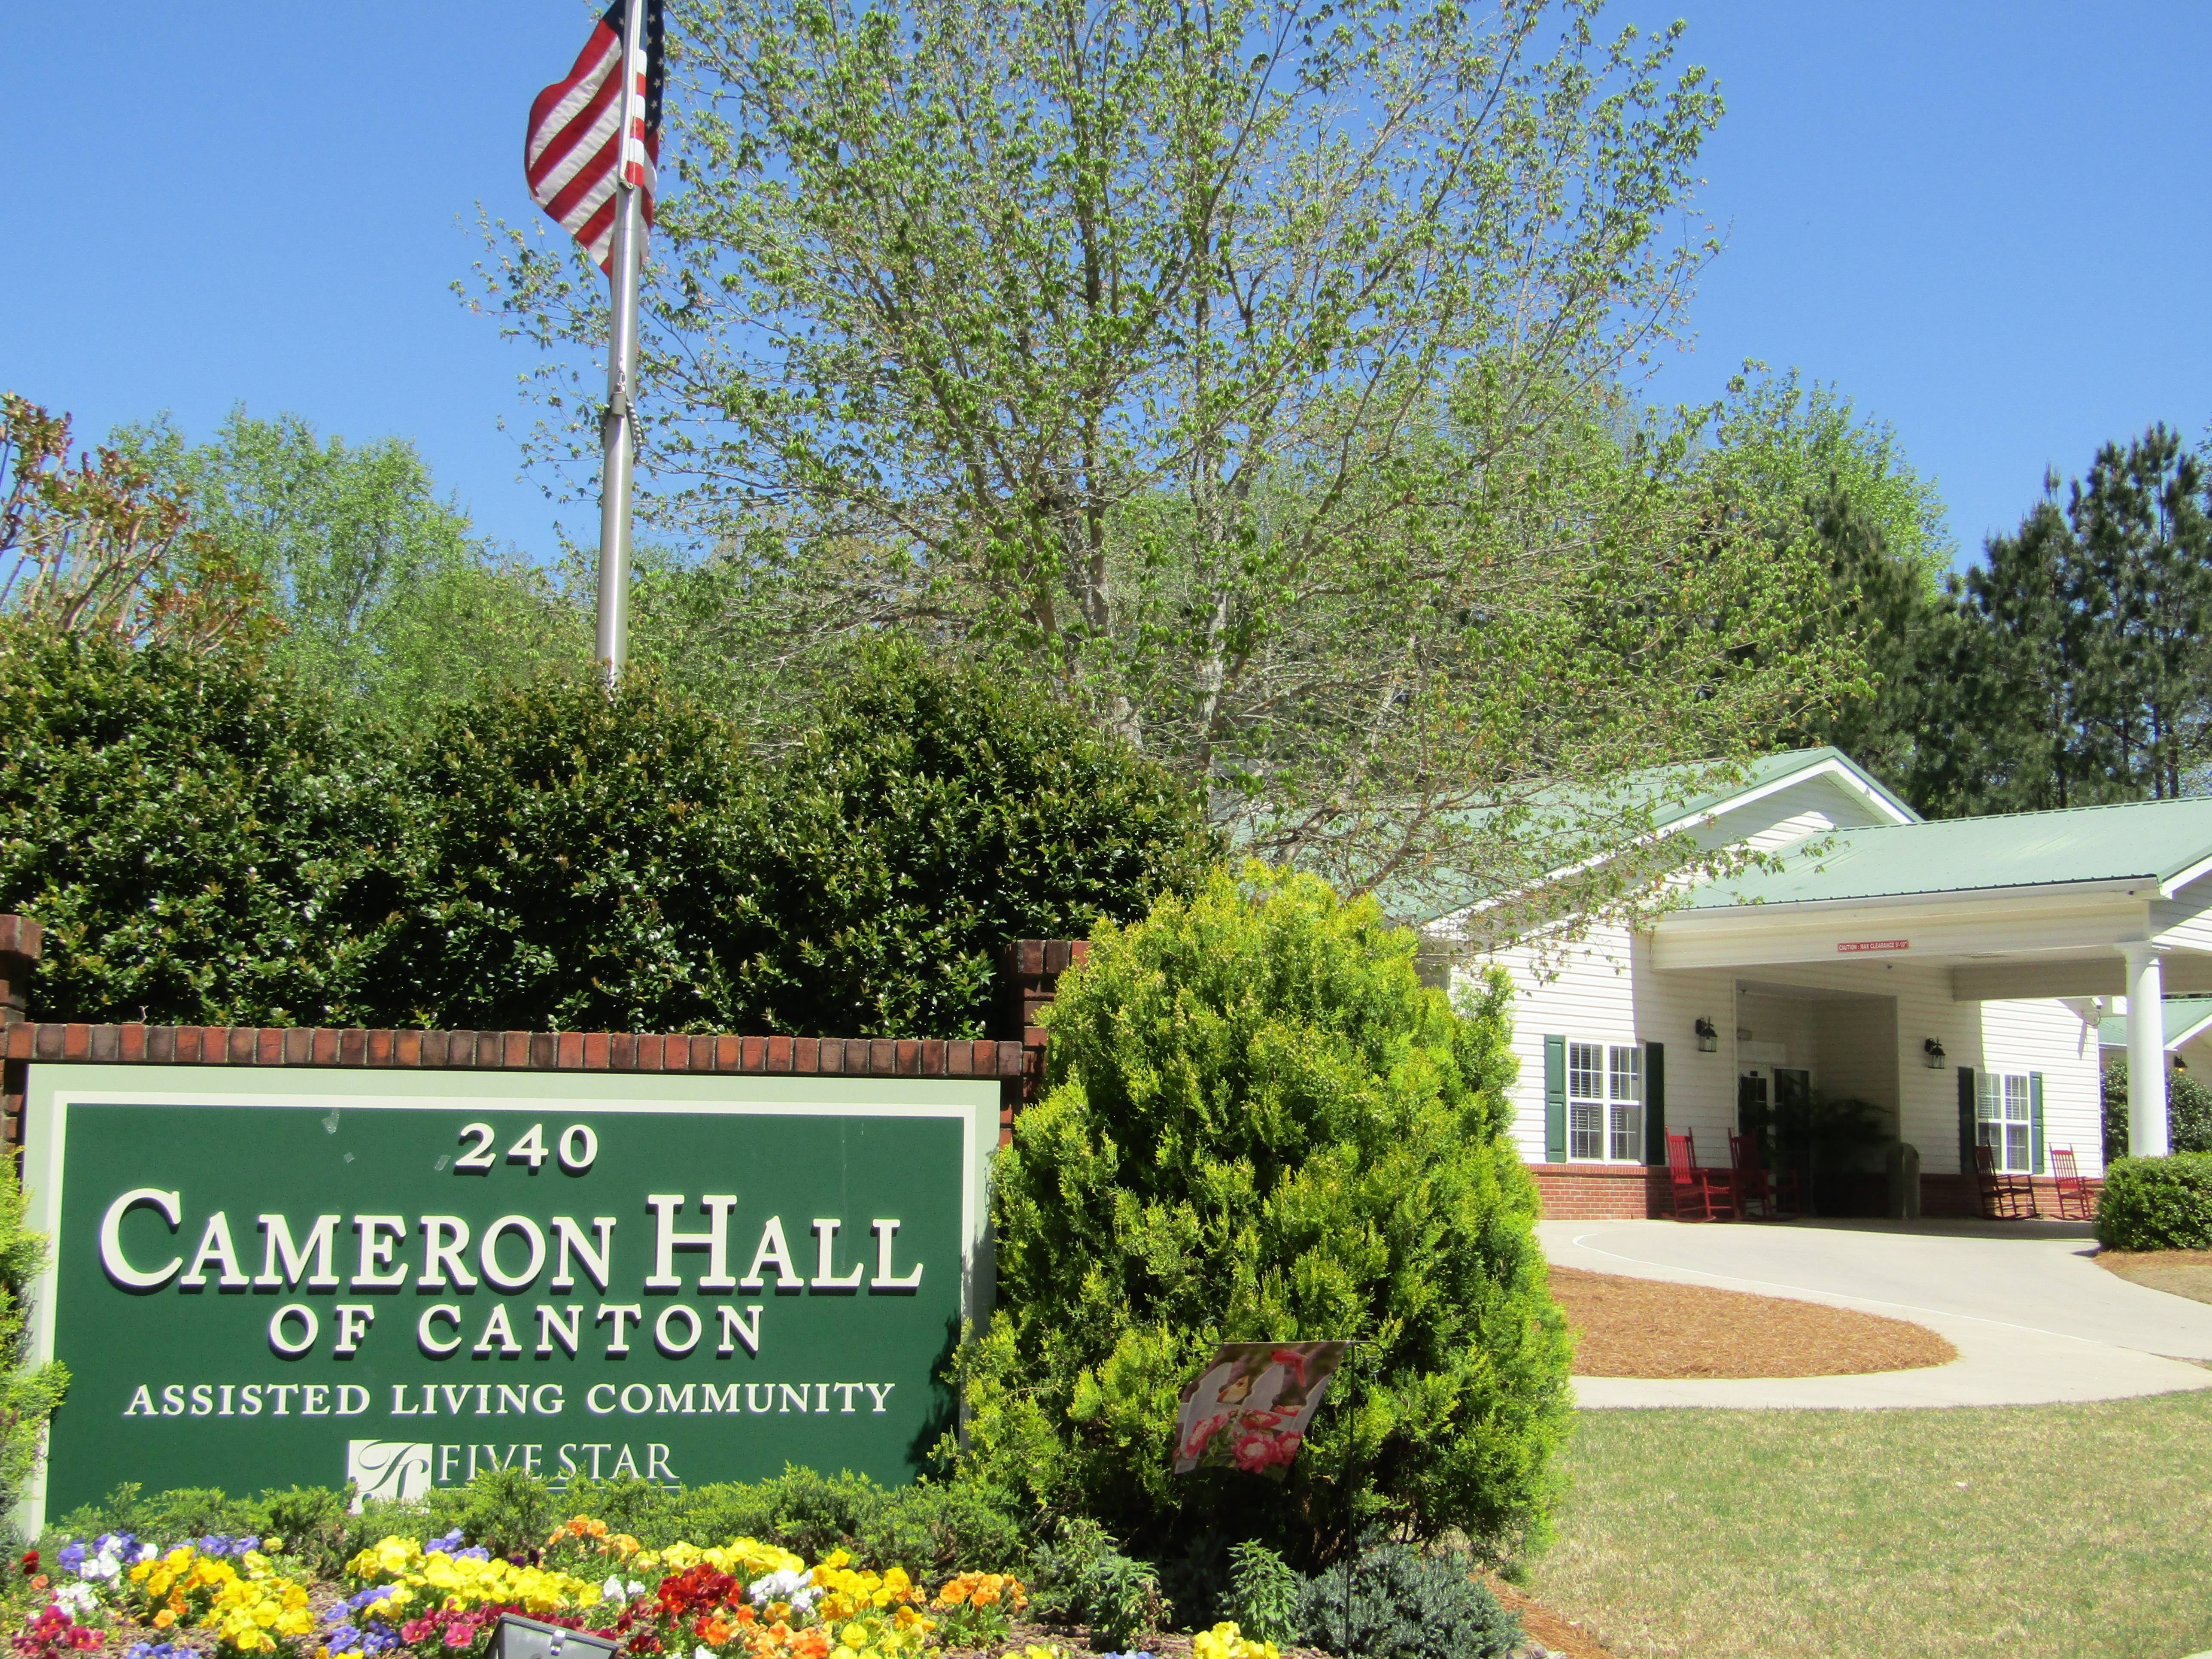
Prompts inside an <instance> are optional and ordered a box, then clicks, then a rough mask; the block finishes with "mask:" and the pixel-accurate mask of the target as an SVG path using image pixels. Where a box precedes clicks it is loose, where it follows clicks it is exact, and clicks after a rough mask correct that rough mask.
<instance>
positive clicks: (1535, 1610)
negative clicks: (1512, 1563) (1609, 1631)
mask: <svg viewBox="0 0 2212 1659" xmlns="http://www.w3.org/2000/svg"><path fill="white" fill-rule="evenodd" d="M1489 1583H1490V1593H1491V1594H1492V1595H1495V1596H1496V1597H1497V1598H1498V1600H1499V1601H1503V1602H1504V1604H1505V1606H1506V1608H1507V1609H1508V1610H1509V1611H1510V1612H1513V1613H1518V1614H1520V1615H1521V1628H1522V1630H1524V1631H1526V1632H1528V1634H1529V1635H1530V1636H1532V1637H1534V1638H1535V1639H1536V1640H1537V1641H1539V1642H1541V1643H1542V1644H1544V1645H1545V1646H1546V1647H1547V1648H1549V1649H1551V1650H1552V1651H1553V1652H1554V1653H1564V1654H1565V1655H1566V1656H1567V1659H1613V1650H1612V1649H1610V1648H1602V1647H1600V1646H1599V1645H1598V1644H1597V1643H1596V1641H1595V1639H1594V1638H1592V1637H1591V1636H1590V1635H1589V1632H1587V1631H1585V1630H1583V1627H1582V1626H1580V1625H1577V1624H1575V1623H1573V1622H1571V1620H1565V1619H1562V1618H1561V1617H1560V1616H1559V1614H1558V1613H1553V1611H1552V1610H1551V1609H1550V1608H1549V1607H1545V1606H1544V1605H1542V1604H1541V1602H1537V1601H1530V1600H1529V1599H1528V1596H1527V1595H1525V1594H1523V1593H1522V1591H1521V1590H1520V1589H1518V1588H1517V1587H1516V1586H1515V1585H1512V1584H1509V1583H1506V1582H1505V1581H1504V1579H1502V1578H1498V1577H1492V1579H1491V1580H1490V1581H1489Z"/></svg>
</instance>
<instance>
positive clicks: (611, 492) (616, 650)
mask: <svg viewBox="0 0 2212 1659" xmlns="http://www.w3.org/2000/svg"><path fill="white" fill-rule="evenodd" d="M644 72H645V0H629V5H628V6H627V7H626V8H625V9H624V10H623V67H622V76H623V136H622V140H621V151H620V155H619V159H618V160H617V162H616V178H617V183H616V185H615V190H616V198H615V199H616V203H617V206H616V210H615V225H614V262H613V263H614V270H613V273H612V276H611V283H612V285H613V293H612V299H613V302H614V303H613V311H614V326H613V329H612V331H611V337H610V338H609V340H608V342H607V408H606V413H605V414H604V415H602V416H600V417H599V441H600V445H601V450H602V458H601V464H600V471H599V661H600V663H601V664H602V665H604V666H605V670H606V675H607V682H608V684H614V683H615V682H616V681H617V680H618V679H620V678H621V677H622V670H623V663H624V662H625V661H627V660H628V659H629V552H630V537H629V529H630V513H629V506H630V483H631V475H632V473H633V471H634V470H635V468H634V463H635V456H636V449H637V435H636V432H635V423H636V418H637V417H636V411H635V410H634V409H633V408H632V407H631V404H630V393H631V389H632V387H634V386H635V385H636V383H637V289H638V266H639V264H640V263H641V254H642V253H643V252H644V246H643V244H644V241H645V237H644V234H643V232H644V228H645V223H644V206H643V198H644V193H645V192H644V190H643V187H642V185H637V184H633V183H631V182H630V178H629V160H630V155H631V144H632V143H633V141H634V135H635V131H636V126H637V125H638V124H641V123H642V122H643V120H644V118H645V89H644V88H643V87H642V86H641V84H640V82H641V77H642V76H643V74H644ZM636 153H637V155H638V156H639V158H640V162H641V165H642V161H643V155H644V149H643V145H642V143H641V141H640V142H639V146H638V149H637V152H636Z"/></svg>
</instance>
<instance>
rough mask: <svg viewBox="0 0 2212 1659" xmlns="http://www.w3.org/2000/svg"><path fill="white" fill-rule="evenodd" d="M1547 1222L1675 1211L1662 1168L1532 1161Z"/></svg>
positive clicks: (1637, 1217)
mask: <svg viewBox="0 0 2212 1659" xmlns="http://www.w3.org/2000/svg"><path fill="white" fill-rule="evenodd" d="M1527 1167H1528V1173H1529V1174H1530V1175H1531V1176H1534V1178H1535V1182H1536V1198H1537V1201H1538V1202H1539V1203H1540V1204H1541V1206H1543V1208H1542V1213H1543V1217H1544V1219H1545V1220H1547V1221H1644V1220H1647V1219H1650V1218H1652V1217H1655V1216H1671V1215H1672V1214H1674V1192H1673V1189H1672V1188H1670V1187H1669V1186H1668V1182H1667V1172H1666V1170H1651V1169H1645V1168H1644V1167H1643V1166H1641V1165H1639V1164H1529V1165H1528V1166H1527Z"/></svg>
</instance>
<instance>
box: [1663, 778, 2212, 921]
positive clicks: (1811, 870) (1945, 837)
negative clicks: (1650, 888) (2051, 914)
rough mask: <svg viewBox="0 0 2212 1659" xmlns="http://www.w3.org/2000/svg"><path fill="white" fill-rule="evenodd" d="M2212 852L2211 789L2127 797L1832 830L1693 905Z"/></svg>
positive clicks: (2136, 876) (2156, 872)
mask: <svg viewBox="0 0 2212 1659" xmlns="http://www.w3.org/2000/svg"><path fill="white" fill-rule="evenodd" d="M2207 859H2212V799H2193V800H2159V801H2130V802H2127V803H2125V804H2123V805H2112V806H2077V807H2072V808H2069V809H2067V810H2064V811H2054V812H2014V813H2008V814H2006V815H2003V816H2001V817H1985V818H1942V819H1938V820H1936V821H1935V822H1933V823H1899V824H1883V825H1881V826H1879V827H1877V828H1874V829H1838V830H1836V831H1834V832H1833V833H1832V834H1830V835H1826V836H1820V837H1818V838H1817V839H1816V840H1814V842H1810V843H1808V845H1807V846H1806V847H1805V848H1802V849H1801V850H1799V851H1798V852H1796V853H1794V854H1788V855H1786V856H1785V858H1784V860H1783V862H1782V864H1781V866H1780V867H1779V868H1777V869H1771V870H1753V871H1749V872H1746V873H1745V874H1744V875H1742V876H1741V877H1739V878H1735V879H1734V880H1730V881H1723V882H1717V883H1714V884H1711V886H1708V887H1705V888H1701V889H1700V890H1699V891H1698V892H1697V893H1696V894H1695V895H1694V896H1692V898H1691V900H1690V904H1691V908H1693V909H1699V910H1712V909H1724V908H1729V907H1730V906H1735V905H1741V904H1804V903H1811V902H1820V901H1824V900H1825V901H1831V902H1832V901H1837V900H1845V901H1848V900H1852V899H1879V898H1902V897H1905V896H1909V895H1913V894H1922V893H1970V892H1990V891H1993V890H2002V889H2004V888H2013V887H2063V886H2066V885H2069V884H2074V883H2091V882H2108V881H2141V882H2143V883H2146V884H2149V885H2151V886H2157V885H2158V884H2161V883H2163V882H2166V881H2169V880H2171V879H2172V878H2174V877H2175V876H2178V875H2179V874H2181V873H2182V872H2184V871H2185V870H2188V869H2191V868H2192V867H2193V866H2197V865H2198V864H2202V863H2203V862H2204V861H2205V860H2207Z"/></svg>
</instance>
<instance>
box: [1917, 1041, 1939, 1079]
mask: <svg viewBox="0 0 2212 1659" xmlns="http://www.w3.org/2000/svg"><path fill="white" fill-rule="evenodd" d="M1920 1052H1921V1053H1922V1054H1925V1055H1927V1056H1928V1069H1929V1071H1931V1072H1940V1071H1942V1069H1943V1058H1944V1056H1943V1045H1942V1043H1940V1042H1937V1041H1936V1039H1935V1038H1934V1037H1923V1038H1922V1039H1921V1041H1920Z"/></svg>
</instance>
